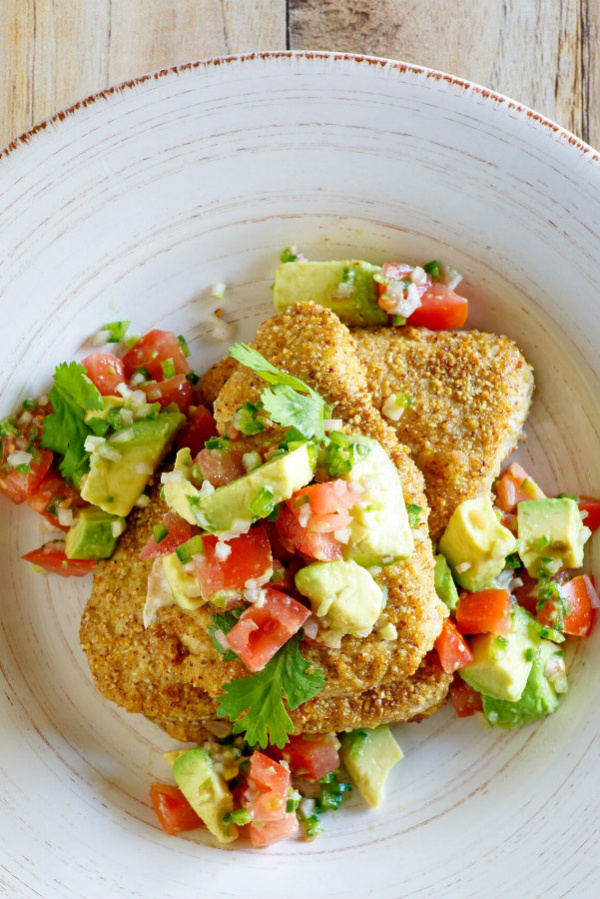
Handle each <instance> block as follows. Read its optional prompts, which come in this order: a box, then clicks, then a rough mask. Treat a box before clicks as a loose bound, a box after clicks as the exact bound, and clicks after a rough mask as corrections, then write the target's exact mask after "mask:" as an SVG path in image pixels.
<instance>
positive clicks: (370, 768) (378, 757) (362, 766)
mask: <svg viewBox="0 0 600 899" xmlns="http://www.w3.org/2000/svg"><path fill="white" fill-rule="evenodd" d="M340 739H341V742H342V746H341V749H340V757H341V759H342V762H343V763H344V765H345V766H346V768H347V769H348V774H349V775H350V777H351V778H352V780H353V781H354V783H355V784H356V786H357V787H358V790H359V792H360V794H361V796H362V797H363V799H364V800H365V802H366V803H367V805H370V806H371V808H377V806H378V805H380V804H381V801H382V799H383V796H384V789H385V782H386V780H387V776H388V774H389V773H390V771H391V770H392V768H393V767H394V765H396V764H397V763H398V762H399V761H400V760H401V759H403V758H404V754H403V752H402V750H401V749H400V747H399V746H398V744H397V743H396V741H395V740H394V738H393V736H392V733H391V731H390V729H389V727H388V726H387V724H380V725H379V727H375V728H373V729H371V728H367V727H361V728H359V729H358V730H353V731H350V732H349V733H347V734H341V735H340Z"/></svg>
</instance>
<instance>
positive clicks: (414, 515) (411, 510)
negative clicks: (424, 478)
mask: <svg viewBox="0 0 600 899" xmlns="http://www.w3.org/2000/svg"><path fill="white" fill-rule="evenodd" d="M406 511H407V513H408V525H409V527H410V529H411V531H414V529H415V528H416V527H418V526H419V518H420V515H421V512H422V511H423V509H422V508H421V506H417V505H416V503H411V504H410V505H409V507H408V508H407V510H406Z"/></svg>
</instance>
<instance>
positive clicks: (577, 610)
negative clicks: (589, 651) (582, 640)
mask: <svg viewBox="0 0 600 899" xmlns="http://www.w3.org/2000/svg"><path fill="white" fill-rule="evenodd" d="M559 592H560V594H561V596H562V598H563V599H564V600H565V604H566V606H567V614H566V615H565V618H564V622H563V633H565V634H570V635H571V636H573V637H587V636H588V635H589V633H590V631H591V629H592V625H593V623H594V617H595V609H594V606H593V605H592V603H593V602H595V601H597V594H596V589H595V585H594V581H593V579H592V578H590V577H589V576H588V575H586V574H584V575H579V576H578V577H574V578H573V580H571V581H566V583H564V584H561V585H560V586H559ZM555 616H556V608H555V605H554V603H553V601H552V600H548V602H546V603H545V604H544V605H543V606H542V608H541V609H540V610H539V612H538V613H537V619H538V621H539V622H541V624H544V625H545V626H546V627H554V625H555Z"/></svg>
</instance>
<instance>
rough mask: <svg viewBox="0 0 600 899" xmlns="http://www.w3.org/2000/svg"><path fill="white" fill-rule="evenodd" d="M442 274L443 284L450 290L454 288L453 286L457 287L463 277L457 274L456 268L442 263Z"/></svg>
mask: <svg viewBox="0 0 600 899" xmlns="http://www.w3.org/2000/svg"><path fill="white" fill-rule="evenodd" d="M442 276H443V282H444V284H445V285H446V287H448V288H449V289H450V290H454V288H455V287H458V285H459V284H460V282H461V281H462V279H463V276H462V275H459V273H458V272H457V271H456V269H455V268H452V267H451V266H449V265H442Z"/></svg>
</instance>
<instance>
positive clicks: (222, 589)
mask: <svg viewBox="0 0 600 899" xmlns="http://www.w3.org/2000/svg"><path fill="white" fill-rule="evenodd" d="M202 543H203V545H204V553H203V555H199V556H196V558H195V566H196V577H197V579H198V583H199V584H200V589H201V591H202V596H203V598H204V599H207V600H210V599H212V598H213V597H215V596H216V595H217V594H219V593H223V594H225V595H230V596H239V595H240V594H241V593H242V591H243V589H244V587H245V585H246V584H247V583H248V581H256V580H260V579H263V578H264V577H265V575H267V574H269V576H270V572H271V569H272V567H273V556H272V555H271V546H270V544H269V538H268V537H267V534H266V532H265V531H264V529H263V528H261V527H255V528H251V529H250V530H249V531H248V533H247V534H242V535H241V536H239V537H233V538H232V539H231V540H227V541H224V542H222V541H219V540H218V538H217V537H213V536H205V537H203V538H202ZM218 543H220V544H221V547H223V546H224V545H225V546H226V547H228V548H229V550H230V552H229V554H228V555H226V556H225V554H224V553H223V554H222V555H223V556H224V557H223V558H219V554H220V551H219V550H217V544H218ZM225 552H226V550H225Z"/></svg>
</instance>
